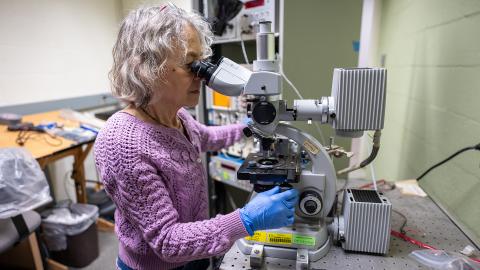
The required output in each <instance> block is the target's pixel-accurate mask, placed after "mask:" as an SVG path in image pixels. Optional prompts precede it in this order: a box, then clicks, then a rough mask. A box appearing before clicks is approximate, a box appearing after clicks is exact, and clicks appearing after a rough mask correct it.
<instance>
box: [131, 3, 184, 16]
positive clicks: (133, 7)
mask: <svg viewBox="0 0 480 270" xmlns="http://www.w3.org/2000/svg"><path fill="white" fill-rule="evenodd" d="M167 2H171V3H173V4H175V5H176V6H177V7H179V8H183V9H185V10H188V11H190V10H192V0H122V6H123V14H124V15H127V14H128V12H130V11H131V10H132V9H135V8H137V7H139V6H141V5H146V6H152V5H161V4H164V3H167Z"/></svg>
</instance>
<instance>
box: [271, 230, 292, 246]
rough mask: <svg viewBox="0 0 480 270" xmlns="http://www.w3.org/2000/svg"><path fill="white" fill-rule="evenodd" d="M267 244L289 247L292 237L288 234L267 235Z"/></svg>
mask: <svg viewBox="0 0 480 270" xmlns="http://www.w3.org/2000/svg"><path fill="white" fill-rule="evenodd" d="M268 243H271V244H282V245H291V244H292V235H291V234H289V233H268Z"/></svg>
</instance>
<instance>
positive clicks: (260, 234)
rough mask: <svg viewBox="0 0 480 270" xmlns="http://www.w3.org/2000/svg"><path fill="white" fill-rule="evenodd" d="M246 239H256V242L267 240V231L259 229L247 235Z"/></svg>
mask: <svg viewBox="0 0 480 270" xmlns="http://www.w3.org/2000/svg"><path fill="white" fill-rule="evenodd" d="M245 239H246V240H248V241H255V242H267V233H266V232H262V231H258V232H255V233H253V235H252V236H247V237H245Z"/></svg>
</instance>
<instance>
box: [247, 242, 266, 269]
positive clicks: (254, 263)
mask: <svg viewBox="0 0 480 270" xmlns="http://www.w3.org/2000/svg"><path fill="white" fill-rule="evenodd" d="M262 264H263V245H259V244H255V245H253V247H252V252H251V253H250V266H251V267H252V268H260V267H262Z"/></svg>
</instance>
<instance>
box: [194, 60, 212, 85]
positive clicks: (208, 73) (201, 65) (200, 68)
mask: <svg viewBox="0 0 480 270" xmlns="http://www.w3.org/2000/svg"><path fill="white" fill-rule="evenodd" d="M217 67H218V66H217V65H214V64H212V63H210V62H208V61H205V60H197V61H194V62H193V63H192V64H191V65H190V70H191V71H192V72H193V73H194V74H195V76H197V77H199V78H202V79H205V80H206V82H207V84H208V83H209V81H210V78H211V77H212V75H213V73H214V72H215V70H216V69H217Z"/></svg>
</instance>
